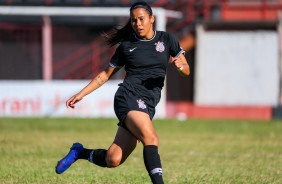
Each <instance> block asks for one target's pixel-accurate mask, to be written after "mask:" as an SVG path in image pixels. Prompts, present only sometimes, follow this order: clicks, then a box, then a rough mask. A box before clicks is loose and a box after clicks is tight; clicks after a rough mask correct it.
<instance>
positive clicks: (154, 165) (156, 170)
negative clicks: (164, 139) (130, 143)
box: [143, 145, 164, 184]
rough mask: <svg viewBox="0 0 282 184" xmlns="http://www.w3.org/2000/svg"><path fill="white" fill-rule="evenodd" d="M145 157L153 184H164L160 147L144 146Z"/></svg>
mask: <svg viewBox="0 0 282 184" xmlns="http://www.w3.org/2000/svg"><path fill="white" fill-rule="evenodd" d="M143 157H144V163H145V166H146V169H147V171H148V173H149V175H150V178H151V180H152V182H153V184H163V183H164V181H163V176H162V173H163V172H162V165H161V159H160V156H159V153H158V147H157V146H154V145H149V146H144V150H143Z"/></svg>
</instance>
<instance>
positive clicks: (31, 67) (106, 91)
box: [0, 0, 282, 120]
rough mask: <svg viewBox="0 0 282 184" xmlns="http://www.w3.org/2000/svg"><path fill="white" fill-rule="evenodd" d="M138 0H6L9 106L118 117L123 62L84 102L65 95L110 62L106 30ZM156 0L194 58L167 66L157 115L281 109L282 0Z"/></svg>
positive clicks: (20, 110)
mask: <svg viewBox="0 0 282 184" xmlns="http://www.w3.org/2000/svg"><path fill="white" fill-rule="evenodd" d="M134 2H135V1H133V0H120V1H118V0H104V1H102V0H0V116H1V117H19V116H20V117H22V116H24V117H26V116H31V117H46V116H47V117H65V116H82V117H115V114H114V111H113V108H112V100H113V95H114V93H115V91H116V89H117V84H118V83H120V82H121V80H122V78H123V77H124V72H119V73H118V74H116V75H115V76H114V77H113V79H112V80H111V81H109V82H108V83H107V84H106V85H105V86H103V87H102V88H100V89H99V90H98V91H97V92H94V93H95V94H91V95H89V96H88V97H86V98H87V100H84V101H83V102H81V104H80V105H78V107H77V109H76V110H75V111H72V110H68V109H66V108H65V100H66V99H67V98H69V97H70V96H71V95H73V94H74V93H76V92H78V90H80V89H81V88H82V87H83V86H84V85H86V84H87V83H88V82H89V80H90V79H91V78H92V77H93V76H95V75H96V74H97V73H98V72H99V71H101V70H102V69H103V68H104V67H105V66H106V65H107V64H108V61H109V59H110V58H111V55H112V54H113V52H114V49H115V48H110V49H109V48H108V47H107V46H106V45H105V43H104V40H103V38H102V37H101V33H103V32H108V31H110V30H111V29H112V28H113V27H115V26H118V25H123V24H125V22H126V21H127V20H128V14H129V10H128V7H129V6H130V5H131V4H132V3H134ZM147 2H148V3H150V4H151V5H152V7H153V8H155V9H154V10H155V11H154V12H155V13H158V14H157V25H156V26H157V28H158V29H159V30H166V31H168V32H171V33H173V34H174V35H175V36H176V37H177V38H178V39H179V41H180V44H181V46H182V47H183V48H184V50H185V51H186V52H187V54H186V57H187V59H188V61H189V65H190V67H191V75H190V77H188V78H183V77H181V76H179V75H178V74H177V72H176V71H175V70H174V69H173V68H172V67H169V68H168V75H167V80H166V90H165V92H164V93H163V101H162V102H161V103H160V105H159V106H158V108H159V111H158V114H157V117H161V118H175V117H176V118H182V119H185V118H190V117H191V118H209V119H211V118H225V119H256V120H270V119H272V118H282V108H281V105H282V85H281V81H282V80H281V76H282V64H281V60H282V47H281V45H282V44H281V43H282V13H281V12H282V1H281V0H147ZM79 8H82V9H79ZM110 8H113V9H110ZM124 8H125V9H124ZM116 10H117V11H118V12H119V13H116ZM95 11H99V12H100V13H101V15H98V14H95ZM64 12H65V13H64ZM77 12H80V15H78V14H76V13H77ZM89 12H90V13H89ZM92 13H93V14H92ZM103 13H104V14H103ZM105 14H107V15H105ZM110 15H112V16H110Z"/></svg>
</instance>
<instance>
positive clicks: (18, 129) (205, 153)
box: [0, 118, 282, 184]
mask: <svg viewBox="0 0 282 184" xmlns="http://www.w3.org/2000/svg"><path fill="white" fill-rule="evenodd" d="M154 124H155V127H156V130H157V132H158V135H159V138H160V144H161V145H160V148H159V149H160V155H161V159H162V164H163V170H164V180H165V182H166V183H167V184H184V183H185V184H186V183H191V184H201V183H202V184H203V183H207V184H210V183H211V184H213V183H214V184H229V183H230V184H231V183H232V184H233V183H245V184H260V183H263V184H266V183H271V184H281V183H282V121H278V120H277V121H229V120H213V121H210V120H187V121H177V120H162V121H161V120H158V121H157V120H156V121H154ZM116 129H117V126H116V120H114V119H66V118H62V119H60V118H56V119H48V118H38V119H36V118H0V183H1V184H2V183H5V184H6V183H11V184H12V183H19V184H25V183H26V184H31V183H36V184H45V183H52V184H53V183H54V184H60V183H64V184H65V183H68V184H71V183H77V184H83V183H97V184H119V183H122V184H144V183H150V179H149V177H148V175H147V172H146V170H145V167H144V164H143V157H142V144H139V145H138V146H137V149H136V150H135V151H134V152H133V153H132V155H131V156H130V157H129V158H128V160H127V161H126V162H125V163H124V164H123V165H121V166H120V167H118V168H115V169H108V168H100V167H98V166H96V165H93V164H91V163H89V162H87V161H85V160H82V161H78V162H76V163H75V164H74V165H73V166H72V167H71V168H70V169H69V170H68V171H67V172H66V173H64V174H62V175H57V174H56V173H55V170H54V167H55V165H56V163H57V161H58V160H59V159H60V158H61V157H62V156H64V155H65V154H66V153H67V152H68V150H69V148H70V146H71V145H72V143H73V142H76V141H79V142H81V143H83V144H84V146H85V147H88V148H107V147H108V146H109V145H110V144H111V143H112V140H113V138H114V135H115V132H116Z"/></svg>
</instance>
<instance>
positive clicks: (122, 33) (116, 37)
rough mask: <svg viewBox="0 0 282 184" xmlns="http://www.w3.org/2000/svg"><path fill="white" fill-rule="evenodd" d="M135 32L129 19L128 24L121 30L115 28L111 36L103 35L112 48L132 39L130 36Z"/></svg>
mask: <svg viewBox="0 0 282 184" xmlns="http://www.w3.org/2000/svg"><path fill="white" fill-rule="evenodd" d="M133 32H134V30H133V29H132V27H131V20H130V19H129V20H128V22H127V24H126V25H125V26H123V27H122V28H121V29H118V28H114V30H113V31H111V32H110V33H109V34H107V33H105V34H103V36H104V37H106V43H107V45H109V46H110V47H112V46H114V45H116V44H118V43H120V42H122V41H123V40H125V39H127V38H129V37H130V35H131V34H132V33H133Z"/></svg>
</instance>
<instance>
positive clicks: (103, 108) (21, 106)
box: [0, 80, 164, 118]
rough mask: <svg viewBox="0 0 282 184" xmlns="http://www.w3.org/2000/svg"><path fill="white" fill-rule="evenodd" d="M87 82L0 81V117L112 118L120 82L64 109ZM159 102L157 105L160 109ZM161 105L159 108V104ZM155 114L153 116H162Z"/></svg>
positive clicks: (108, 83)
mask: <svg viewBox="0 0 282 184" xmlns="http://www.w3.org/2000/svg"><path fill="white" fill-rule="evenodd" d="M89 82H90V81H89V80H87V81H86V80H72V81H67V80H61V81H50V82H48V81H0V116H1V117H30V116H33V117H42V116H43V117H68V116H72V117H97V118H98V117H108V118H111V117H113V118H115V117H116V115H115V112H114V106H113V101H114V95H115V92H116V90H117V89H118V84H119V83H121V82H122V81H120V80H110V81H108V82H107V83H106V84H104V85H103V86H102V87H100V88H99V89H97V90H96V91H94V92H92V93H90V94H89V95H87V96H86V97H84V99H83V100H82V101H80V102H78V103H77V104H76V107H75V109H71V108H66V105H65V103H66V100H67V99H69V98H70V97H71V96H72V95H74V94H76V93H77V92H79V91H80V90H81V89H82V88H83V87H84V86H86V85H87V84H88V83H89ZM160 105H161V103H160V104H159V105H158V106H160ZM161 106H162V105H161ZM163 116H164V111H159V112H158V114H156V117H163Z"/></svg>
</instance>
